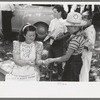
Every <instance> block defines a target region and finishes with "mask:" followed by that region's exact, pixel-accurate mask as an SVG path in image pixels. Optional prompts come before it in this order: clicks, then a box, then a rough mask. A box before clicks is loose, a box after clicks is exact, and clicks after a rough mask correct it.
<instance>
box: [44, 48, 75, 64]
mask: <svg viewBox="0 0 100 100" xmlns="http://www.w3.org/2000/svg"><path fill="white" fill-rule="evenodd" d="M73 52H74V50H73V49H69V50H68V51H67V53H66V54H65V55H64V56H62V57H57V58H48V59H47V60H46V63H52V62H65V61H68V60H69V58H70V57H71V55H72V54H73Z"/></svg>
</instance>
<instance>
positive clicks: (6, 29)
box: [2, 11, 12, 41]
mask: <svg viewBox="0 0 100 100" xmlns="http://www.w3.org/2000/svg"><path fill="white" fill-rule="evenodd" d="M11 18H12V12H11V11H2V32H3V34H4V40H8V41H11V40H12V27H11Z"/></svg>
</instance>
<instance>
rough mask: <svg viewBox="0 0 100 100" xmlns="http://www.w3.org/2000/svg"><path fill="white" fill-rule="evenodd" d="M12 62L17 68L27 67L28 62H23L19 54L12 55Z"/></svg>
mask: <svg viewBox="0 0 100 100" xmlns="http://www.w3.org/2000/svg"><path fill="white" fill-rule="evenodd" d="M13 58H14V62H15V63H16V64H17V65H19V66H24V65H29V61H24V60H22V59H21V58H20V55H19V54H16V53H13Z"/></svg>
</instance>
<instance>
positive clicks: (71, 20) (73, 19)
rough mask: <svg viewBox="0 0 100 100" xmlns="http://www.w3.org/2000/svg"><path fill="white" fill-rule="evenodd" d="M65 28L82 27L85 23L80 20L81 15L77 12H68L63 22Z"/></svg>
mask: <svg viewBox="0 0 100 100" xmlns="http://www.w3.org/2000/svg"><path fill="white" fill-rule="evenodd" d="M64 24H65V25H66V26H84V25H86V24H87V22H86V21H84V20H82V15H81V14H80V13H78V12H70V13H68V15H67V19H66V20H65V21H64Z"/></svg>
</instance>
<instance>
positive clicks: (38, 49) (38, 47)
mask: <svg viewBox="0 0 100 100" xmlns="http://www.w3.org/2000/svg"><path fill="white" fill-rule="evenodd" d="M36 51H37V54H39V55H42V52H43V43H42V42H37V45H36Z"/></svg>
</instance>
